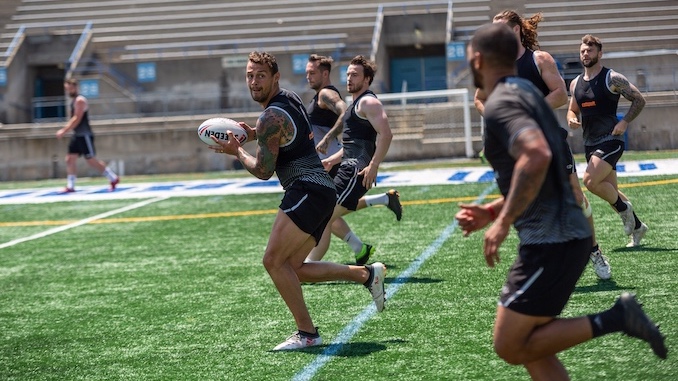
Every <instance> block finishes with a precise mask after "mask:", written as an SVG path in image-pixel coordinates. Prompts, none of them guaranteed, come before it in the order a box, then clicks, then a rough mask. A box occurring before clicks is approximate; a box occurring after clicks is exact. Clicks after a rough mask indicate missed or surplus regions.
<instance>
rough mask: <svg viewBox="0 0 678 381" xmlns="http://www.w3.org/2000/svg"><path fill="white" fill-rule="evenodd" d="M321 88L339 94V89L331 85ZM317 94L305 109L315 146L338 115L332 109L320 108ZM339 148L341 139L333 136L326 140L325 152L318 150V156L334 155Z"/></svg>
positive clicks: (330, 127)
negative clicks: (309, 120)
mask: <svg viewBox="0 0 678 381" xmlns="http://www.w3.org/2000/svg"><path fill="white" fill-rule="evenodd" d="M323 89H330V90H333V91H336V92H337V94H339V96H341V93H340V92H339V90H338V89H337V88H336V87H334V86H332V85H329V86H325V87H323ZM319 94H320V92H318V93H316V95H315V96H314V97H313V100H312V101H311V103H310V104H309V105H308V108H307V109H306V110H307V111H308V116H309V117H310V119H311V127H312V128H313V140H314V142H315V145H316V146H317V145H318V144H319V143H320V141H321V140H322V139H323V138H324V137H325V135H327V133H328V132H330V130H331V129H332V127H334V124H335V123H336V122H337V119H338V118H339V115H337V114H335V113H334V111H332V110H328V109H324V108H320V107H319V106H318V96H319ZM340 149H341V141H340V140H339V138H335V139H332V140H331V141H329V142H328V145H327V152H326V153H320V152H318V155H319V156H320V158H321V159H325V158H327V157H329V156H332V155H334V154H335V153H337V152H338V151H339V150H340Z"/></svg>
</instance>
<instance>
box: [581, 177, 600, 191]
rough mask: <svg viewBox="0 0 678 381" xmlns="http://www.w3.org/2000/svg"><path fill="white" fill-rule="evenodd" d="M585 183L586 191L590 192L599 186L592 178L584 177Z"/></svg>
mask: <svg viewBox="0 0 678 381" xmlns="http://www.w3.org/2000/svg"><path fill="white" fill-rule="evenodd" d="M583 182H584V186H585V187H586V189H588V190H591V189H595V187H596V185H598V184H597V183H595V182H594V181H593V179H592V178H590V177H588V176H584V180H583Z"/></svg>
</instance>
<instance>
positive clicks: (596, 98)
mask: <svg viewBox="0 0 678 381" xmlns="http://www.w3.org/2000/svg"><path fill="white" fill-rule="evenodd" d="M610 72H611V70H610V69H608V68H606V67H603V68H602V70H601V71H600V73H598V75H596V76H595V77H593V78H589V80H588V81H585V80H584V77H583V75H579V76H578V77H577V78H575V79H574V80H575V81H577V82H576V84H575V86H574V94H573V96H574V98H575V100H576V101H577V105H578V106H579V111H580V112H581V125H582V129H583V130H584V131H583V135H584V144H585V145H587V146H593V145H597V144H600V143H602V142H605V141H609V140H624V137H623V136H613V135H612V130H614V126H615V125H616V124H617V106H618V105H619V94H615V93H613V92H611V91H610V89H609V87H608V80H609V76H610Z"/></svg>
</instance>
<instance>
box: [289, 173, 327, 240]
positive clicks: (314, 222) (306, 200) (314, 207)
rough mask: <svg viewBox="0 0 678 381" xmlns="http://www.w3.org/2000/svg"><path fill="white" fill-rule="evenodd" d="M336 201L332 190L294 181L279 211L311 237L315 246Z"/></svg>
mask: <svg viewBox="0 0 678 381" xmlns="http://www.w3.org/2000/svg"><path fill="white" fill-rule="evenodd" d="M336 201H337V193H336V192H335V191H334V189H332V188H328V187H325V186H322V185H318V184H313V183H309V182H306V181H295V182H294V183H292V185H290V187H289V188H287V190H286V191H285V194H284V195H283V199H282V201H281V202H280V209H281V210H282V211H283V213H285V214H287V216H288V217H290V219H291V220H292V222H294V224H295V225H297V226H298V227H299V229H301V230H303V231H304V232H306V233H308V234H310V235H311V236H313V238H315V243H316V245H317V244H318V242H320V237H322V235H323V231H324V230H325V226H327V223H328V222H329V221H330V217H332V212H333V211H334V205H335V202H336Z"/></svg>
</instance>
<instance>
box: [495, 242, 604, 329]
mask: <svg viewBox="0 0 678 381" xmlns="http://www.w3.org/2000/svg"><path fill="white" fill-rule="evenodd" d="M591 246H592V240H591V237H588V238H585V239H579V240H573V241H568V242H563V243H554V244H542V245H524V246H520V248H519V250H518V258H516V261H515V262H514V263H513V265H512V266H511V269H510V270H509V275H508V279H507V280H506V283H505V284H504V288H503V289H502V290H501V297H500V299H499V304H501V305H502V306H504V307H506V308H508V309H510V310H512V311H515V312H518V313H521V314H525V315H530V316H558V315H560V313H561V312H562V311H563V308H565V304H567V301H568V300H569V299H570V296H571V295H572V292H573V291H574V287H575V285H576V284H577V281H578V280H579V277H581V274H582V272H583V271H584V269H585V268H586V264H587V263H588V261H589V253H590V251H591Z"/></svg>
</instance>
